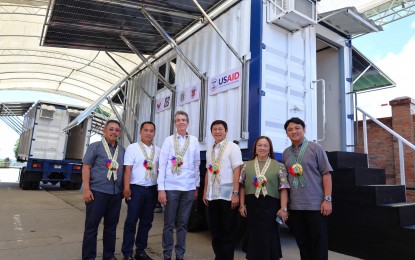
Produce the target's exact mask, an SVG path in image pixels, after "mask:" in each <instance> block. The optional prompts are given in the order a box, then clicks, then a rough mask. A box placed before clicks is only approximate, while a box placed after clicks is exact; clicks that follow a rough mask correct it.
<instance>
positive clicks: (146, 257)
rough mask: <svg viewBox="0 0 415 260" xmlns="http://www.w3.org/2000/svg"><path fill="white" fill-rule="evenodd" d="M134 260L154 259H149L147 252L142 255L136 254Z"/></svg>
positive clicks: (150, 259) (151, 259)
mask: <svg viewBox="0 0 415 260" xmlns="http://www.w3.org/2000/svg"><path fill="white" fill-rule="evenodd" d="M134 259H135V260H153V258H151V257H149V256H148V255H147V254H146V252H144V253H142V254H137V253H136V254H135V255H134Z"/></svg>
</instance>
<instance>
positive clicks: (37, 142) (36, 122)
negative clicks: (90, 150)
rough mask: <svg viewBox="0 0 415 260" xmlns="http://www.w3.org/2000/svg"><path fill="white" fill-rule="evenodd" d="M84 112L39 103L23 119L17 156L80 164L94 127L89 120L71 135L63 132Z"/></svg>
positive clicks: (72, 108)
mask: <svg viewBox="0 0 415 260" xmlns="http://www.w3.org/2000/svg"><path fill="white" fill-rule="evenodd" d="M82 110H83V108H80V107H72V106H71V107H68V106H66V105H63V104H57V103H51V102H44V101H39V102H38V103H37V104H35V105H34V106H33V107H32V108H31V110H29V111H28V112H27V113H26V115H25V116H24V123H23V133H22V134H21V136H20V144H19V150H18V156H19V157H20V159H22V160H28V159H29V158H36V159H48V160H65V159H73V160H81V159H82V157H83V155H84V154H85V152H86V147H87V145H88V142H89V137H90V133H91V127H92V118H88V119H87V120H85V121H84V122H83V123H81V124H80V125H78V126H76V127H74V128H72V129H71V130H70V131H69V132H67V133H66V132H63V129H64V128H65V126H67V125H68V123H69V122H70V121H72V120H73V119H74V118H75V117H76V116H77V115H78V114H79V113H80V112H82Z"/></svg>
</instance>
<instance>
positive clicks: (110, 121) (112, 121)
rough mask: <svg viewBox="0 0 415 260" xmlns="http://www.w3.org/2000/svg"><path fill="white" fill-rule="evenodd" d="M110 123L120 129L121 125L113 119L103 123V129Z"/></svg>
mask: <svg viewBox="0 0 415 260" xmlns="http://www.w3.org/2000/svg"><path fill="white" fill-rule="evenodd" d="M111 123H115V124H117V125H118V126H119V127H120V128H121V124H120V122H118V121H117V120H114V119H110V120H108V121H107V122H106V123H105V126H104V128H107V126H108V125H109V124H111Z"/></svg>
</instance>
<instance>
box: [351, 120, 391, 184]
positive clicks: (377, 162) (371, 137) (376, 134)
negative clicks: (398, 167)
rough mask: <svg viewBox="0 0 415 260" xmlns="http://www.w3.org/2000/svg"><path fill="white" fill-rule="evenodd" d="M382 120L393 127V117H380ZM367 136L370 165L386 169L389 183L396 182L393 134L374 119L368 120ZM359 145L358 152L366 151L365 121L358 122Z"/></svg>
mask: <svg viewBox="0 0 415 260" xmlns="http://www.w3.org/2000/svg"><path fill="white" fill-rule="evenodd" d="M378 120H379V121H380V122H382V123H383V124H384V125H386V126H387V127H389V128H392V118H391V117H386V118H378ZM367 131H368V133H367V138H368V150H369V156H368V157H369V167H370V168H379V169H385V171H386V182H387V184H395V160H394V151H393V143H394V140H393V137H392V135H391V134H390V133H389V132H387V131H386V130H384V129H383V128H382V127H380V126H379V125H378V124H376V123H375V122H372V120H369V121H368V122H367ZM357 133H358V134H357V135H358V138H357V140H358V145H357V148H356V152H358V153H364V147H363V146H364V144H363V122H362V121H359V124H358V131H357Z"/></svg>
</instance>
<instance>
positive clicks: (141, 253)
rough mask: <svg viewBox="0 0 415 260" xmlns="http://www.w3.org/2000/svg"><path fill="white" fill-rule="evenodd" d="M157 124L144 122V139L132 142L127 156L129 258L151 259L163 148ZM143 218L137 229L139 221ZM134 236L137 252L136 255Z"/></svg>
mask: <svg viewBox="0 0 415 260" xmlns="http://www.w3.org/2000/svg"><path fill="white" fill-rule="evenodd" d="M155 133H156V126H155V125H154V123H153V122H149V121H148V122H144V123H142V124H141V126H140V141H138V142H137V143H133V144H130V145H129V146H128V147H127V150H126V151H125V156H124V165H125V169H124V197H125V199H126V202H127V205H128V213H127V218H126V219H125V224H124V237H123V242H122V248H121V251H122V253H123V255H124V259H125V260H130V259H136V260H144V259H151V258H150V257H149V256H148V255H147V254H146V252H145V249H146V248H147V240H148V232H149V231H150V229H151V226H152V223H153V217H154V207H155V206H156V203H157V166H158V159H159V154H160V149H159V148H158V147H157V146H156V145H154V144H153V139H154V135H155ZM138 220H140V222H139V224H138V229H137V221H138ZM134 238H135V246H136V254H135V256H134V258H133V247H134Z"/></svg>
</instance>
